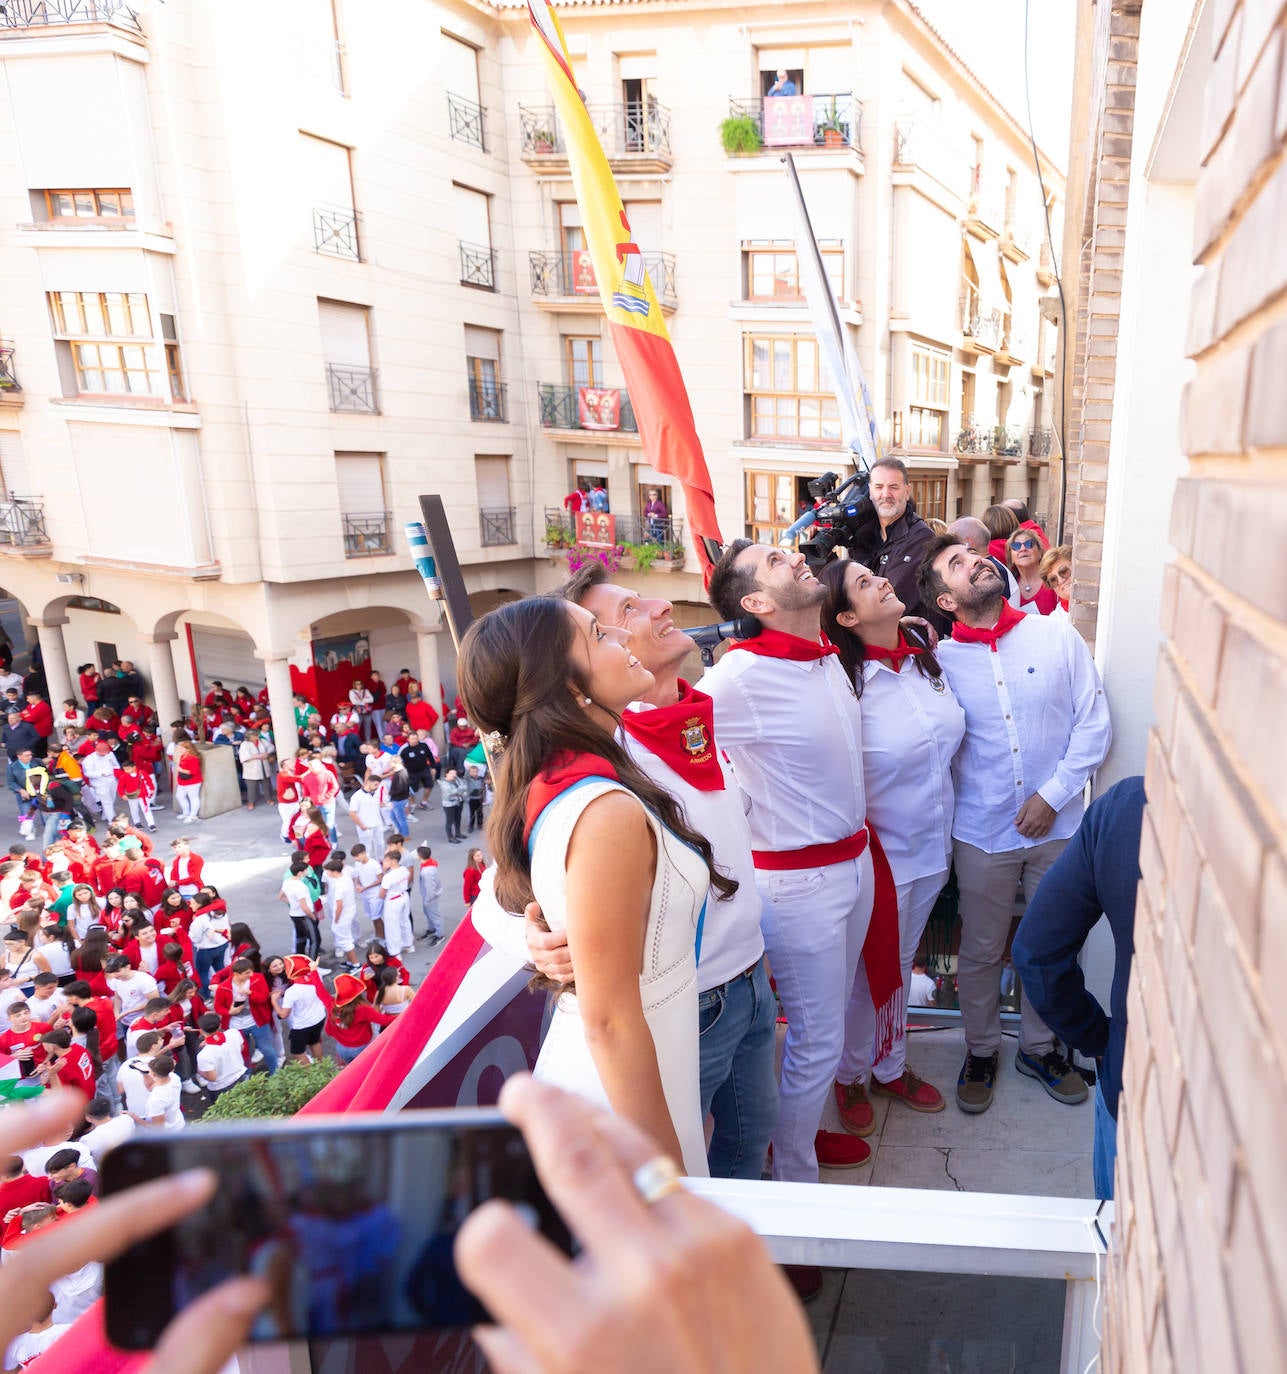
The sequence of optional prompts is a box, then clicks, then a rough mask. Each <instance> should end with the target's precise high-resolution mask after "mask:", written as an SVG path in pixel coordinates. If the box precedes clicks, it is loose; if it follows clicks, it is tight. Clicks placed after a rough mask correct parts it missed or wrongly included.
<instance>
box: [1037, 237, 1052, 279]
mask: <svg viewBox="0 0 1287 1374" xmlns="http://www.w3.org/2000/svg"><path fill="white" fill-rule="evenodd" d="M1037 280H1038V281H1039V282H1040V283H1041V285H1042V286H1053V285H1054V282H1055V258H1054V254H1053V253H1052V252H1051V251H1050V243H1049V241H1048V240H1047V238H1046V236H1045V235H1044V234H1043V235H1042V237H1041V244H1040V246H1039V247H1038V249H1037Z"/></svg>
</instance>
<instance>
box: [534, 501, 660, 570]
mask: <svg viewBox="0 0 1287 1374" xmlns="http://www.w3.org/2000/svg"><path fill="white" fill-rule="evenodd" d="M613 537H614V538H615V539H616V541H617V543H618V544H641V545H642V544H656V545H658V546H659V547H660V550H661V556H662V557H664V558H668V559H671V560H678V561H679V562H682V561H683V558H684V522H683V521H682V520H677V519H676V518H675V517H674V516H673V515H670V516H665V517H661V516H652V517H650V516H646V515H645V516H634V515H614V516H613ZM545 543H546V546H547V547H548V548H550V549H570V548H572V547H573V546H574V545H575V544H576V519H575V517H574V516H573V515H572V514H571V512H569V511H566V510H563V509H562V508H561V507H559V506H546V507H545Z"/></svg>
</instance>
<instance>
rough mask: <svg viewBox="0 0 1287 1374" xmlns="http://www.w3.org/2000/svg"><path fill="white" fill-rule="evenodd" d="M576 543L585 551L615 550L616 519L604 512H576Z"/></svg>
mask: <svg viewBox="0 0 1287 1374" xmlns="http://www.w3.org/2000/svg"><path fill="white" fill-rule="evenodd" d="M576 542H577V543H578V544H580V545H582V546H583V547H585V548H587V549H612V548H616V545H617V517H616V516H615V515H609V514H608V512H607V511H604V510H583V511H578V512H577V517H576Z"/></svg>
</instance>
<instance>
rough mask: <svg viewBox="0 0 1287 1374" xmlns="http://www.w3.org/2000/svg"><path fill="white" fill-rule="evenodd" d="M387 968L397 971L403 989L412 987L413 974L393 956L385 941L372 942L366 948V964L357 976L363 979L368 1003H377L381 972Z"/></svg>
mask: <svg viewBox="0 0 1287 1374" xmlns="http://www.w3.org/2000/svg"><path fill="white" fill-rule="evenodd" d="M386 968H392V969H397V971H398V982H399V983H401V984H402V986H403V987H407V986H409V985H410V983H411V974H410V972H409V970H408V969H407V966H406V965H405V964H404V963H403V962H402V960H401V959H398V958H396V957H395V956H393V955H391V954H390V953H389V950H388V948H387V946H386V945H385V944H384V943H383V941H380V940H372V941H371V943H370V944H369V945H367V947H366V962H365V963H364V964H363V965H362V967H361V968H360V969H359V970H358V972H357V976H358V977H359V978H361V980H362V985H363V987H365V989H366V999H367V1001H368V1002H374V1001H375V995H376V993H377V992H379V991H380V978H379V974H380V970H381V969H386Z"/></svg>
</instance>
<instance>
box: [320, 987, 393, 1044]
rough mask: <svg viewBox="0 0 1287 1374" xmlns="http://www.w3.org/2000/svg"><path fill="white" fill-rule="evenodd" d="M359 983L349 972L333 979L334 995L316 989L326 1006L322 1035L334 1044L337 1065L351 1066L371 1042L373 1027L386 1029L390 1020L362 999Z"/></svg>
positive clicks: (362, 990)
mask: <svg viewBox="0 0 1287 1374" xmlns="http://www.w3.org/2000/svg"><path fill="white" fill-rule="evenodd" d="M365 991H366V989H365V988H364V987H363V984H362V980H361V979H360V978H355V977H354V976H353V975H352V974H351V973H340V974H337V975H336V978H335V993H334V996H332V994H331V993H329V992H327V990H326V987H325V985H324V984H320V983H319V986H318V995H319V996H320V997H321V999H322V1001H323V1002H324V1003H325V1004H326V1033H327V1035H329V1036H330V1037H331V1039H332V1040H334V1041H335V1057H336V1059H338V1060H339V1061H340V1063H341V1064H351V1063H352V1062H353V1061H354V1060H355V1059H356V1058H357V1057H358V1055H359V1054H361V1053H362V1051H363V1050H364V1049H366V1047H367V1046H368V1045H369V1044H370V1043H371V1041H372V1040H374V1039H375V1036H376V1027H377V1026H388V1025H391V1024H392V1023H393V1021H394V1019H395V1018H394V1017H392V1016H390V1015H389V1014H388V1013H387V1012H382V1011H377V1010H376V1009H375V1007H373V1006H372V1005H371V1004H370V1002H368V1001H367V1000H366V999H365V998H364V997H363V995H362V994H363V992H365Z"/></svg>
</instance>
